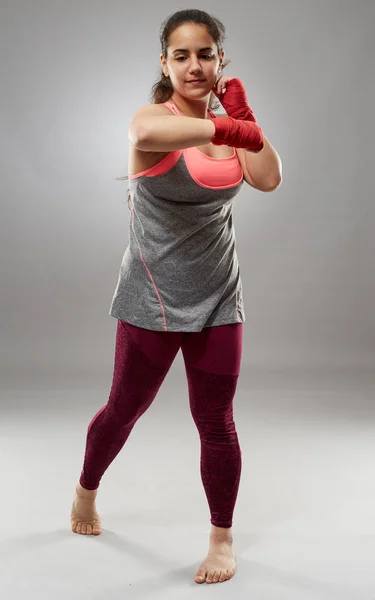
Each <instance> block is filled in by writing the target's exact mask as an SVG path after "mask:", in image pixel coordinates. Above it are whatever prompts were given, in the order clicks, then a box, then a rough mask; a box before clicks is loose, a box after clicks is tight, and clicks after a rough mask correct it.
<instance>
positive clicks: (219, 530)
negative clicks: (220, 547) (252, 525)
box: [210, 525, 233, 544]
mask: <svg viewBox="0 0 375 600" xmlns="http://www.w3.org/2000/svg"><path fill="white" fill-rule="evenodd" d="M210 542H213V543H226V544H232V543H233V535H232V528H231V527H228V528H226V527H216V526H215V525H212V528H211V533H210Z"/></svg>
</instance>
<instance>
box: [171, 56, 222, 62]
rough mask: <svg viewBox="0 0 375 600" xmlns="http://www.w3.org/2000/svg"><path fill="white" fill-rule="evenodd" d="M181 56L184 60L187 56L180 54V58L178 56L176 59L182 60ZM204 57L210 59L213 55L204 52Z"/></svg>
mask: <svg viewBox="0 0 375 600" xmlns="http://www.w3.org/2000/svg"><path fill="white" fill-rule="evenodd" d="M180 58H182V60H184V59H185V58H186V56H179V57H178V58H176V60H178V61H179V62H181V61H180ZM202 58H207V59H210V58H213V56H212V55H211V54H202Z"/></svg>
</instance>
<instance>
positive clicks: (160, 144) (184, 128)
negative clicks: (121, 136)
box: [129, 104, 215, 152]
mask: <svg viewBox="0 0 375 600" xmlns="http://www.w3.org/2000/svg"><path fill="white" fill-rule="evenodd" d="M167 110H168V112H169V113H170V114H166V113H165V107H164V105H161V104H146V105H145V106H142V107H141V108H140V109H139V110H138V111H137V112H136V113H135V115H134V117H133V119H132V121H131V123H130V126H129V141H130V143H131V144H132V145H133V146H134V147H135V148H137V149H138V150H143V151H145V152H172V151H173V150H180V149H182V148H191V147H192V146H201V145H203V144H208V143H209V142H210V141H211V139H212V137H213V135H214V134H215V125H214V123H213V122H212V121H211V119H198V118H194V117H183V116H177V115H174V114H173V113H171V111H170V110H169V109H167Z"/></svg>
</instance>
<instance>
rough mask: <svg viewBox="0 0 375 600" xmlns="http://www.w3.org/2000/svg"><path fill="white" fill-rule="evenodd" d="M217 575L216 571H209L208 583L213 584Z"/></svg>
mask: <svg viewBox="0 0 375 600" xmlns="http://www.w3.org/2000/svg"><path fill="white" fill-rule="evenodd" d="M214 574H215V569H213V570H211V571H208V573H207V579H206V583H212V579H213V576H214Z"/></svg>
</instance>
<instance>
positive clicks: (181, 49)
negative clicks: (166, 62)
mask: <svg viewBox="0 0 375 600" xmlns="http://www.w3.org/2000/svg"><path fill="white" fill-rule="evenodd" d="M203 50H212V48H211V46H207V48H201V49H200V50H199V52H203ZM176 52H185V53H188V52H189V50H185V49H184V48H177V50H173V52H172V54H175V53H176Z"/></svg>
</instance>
